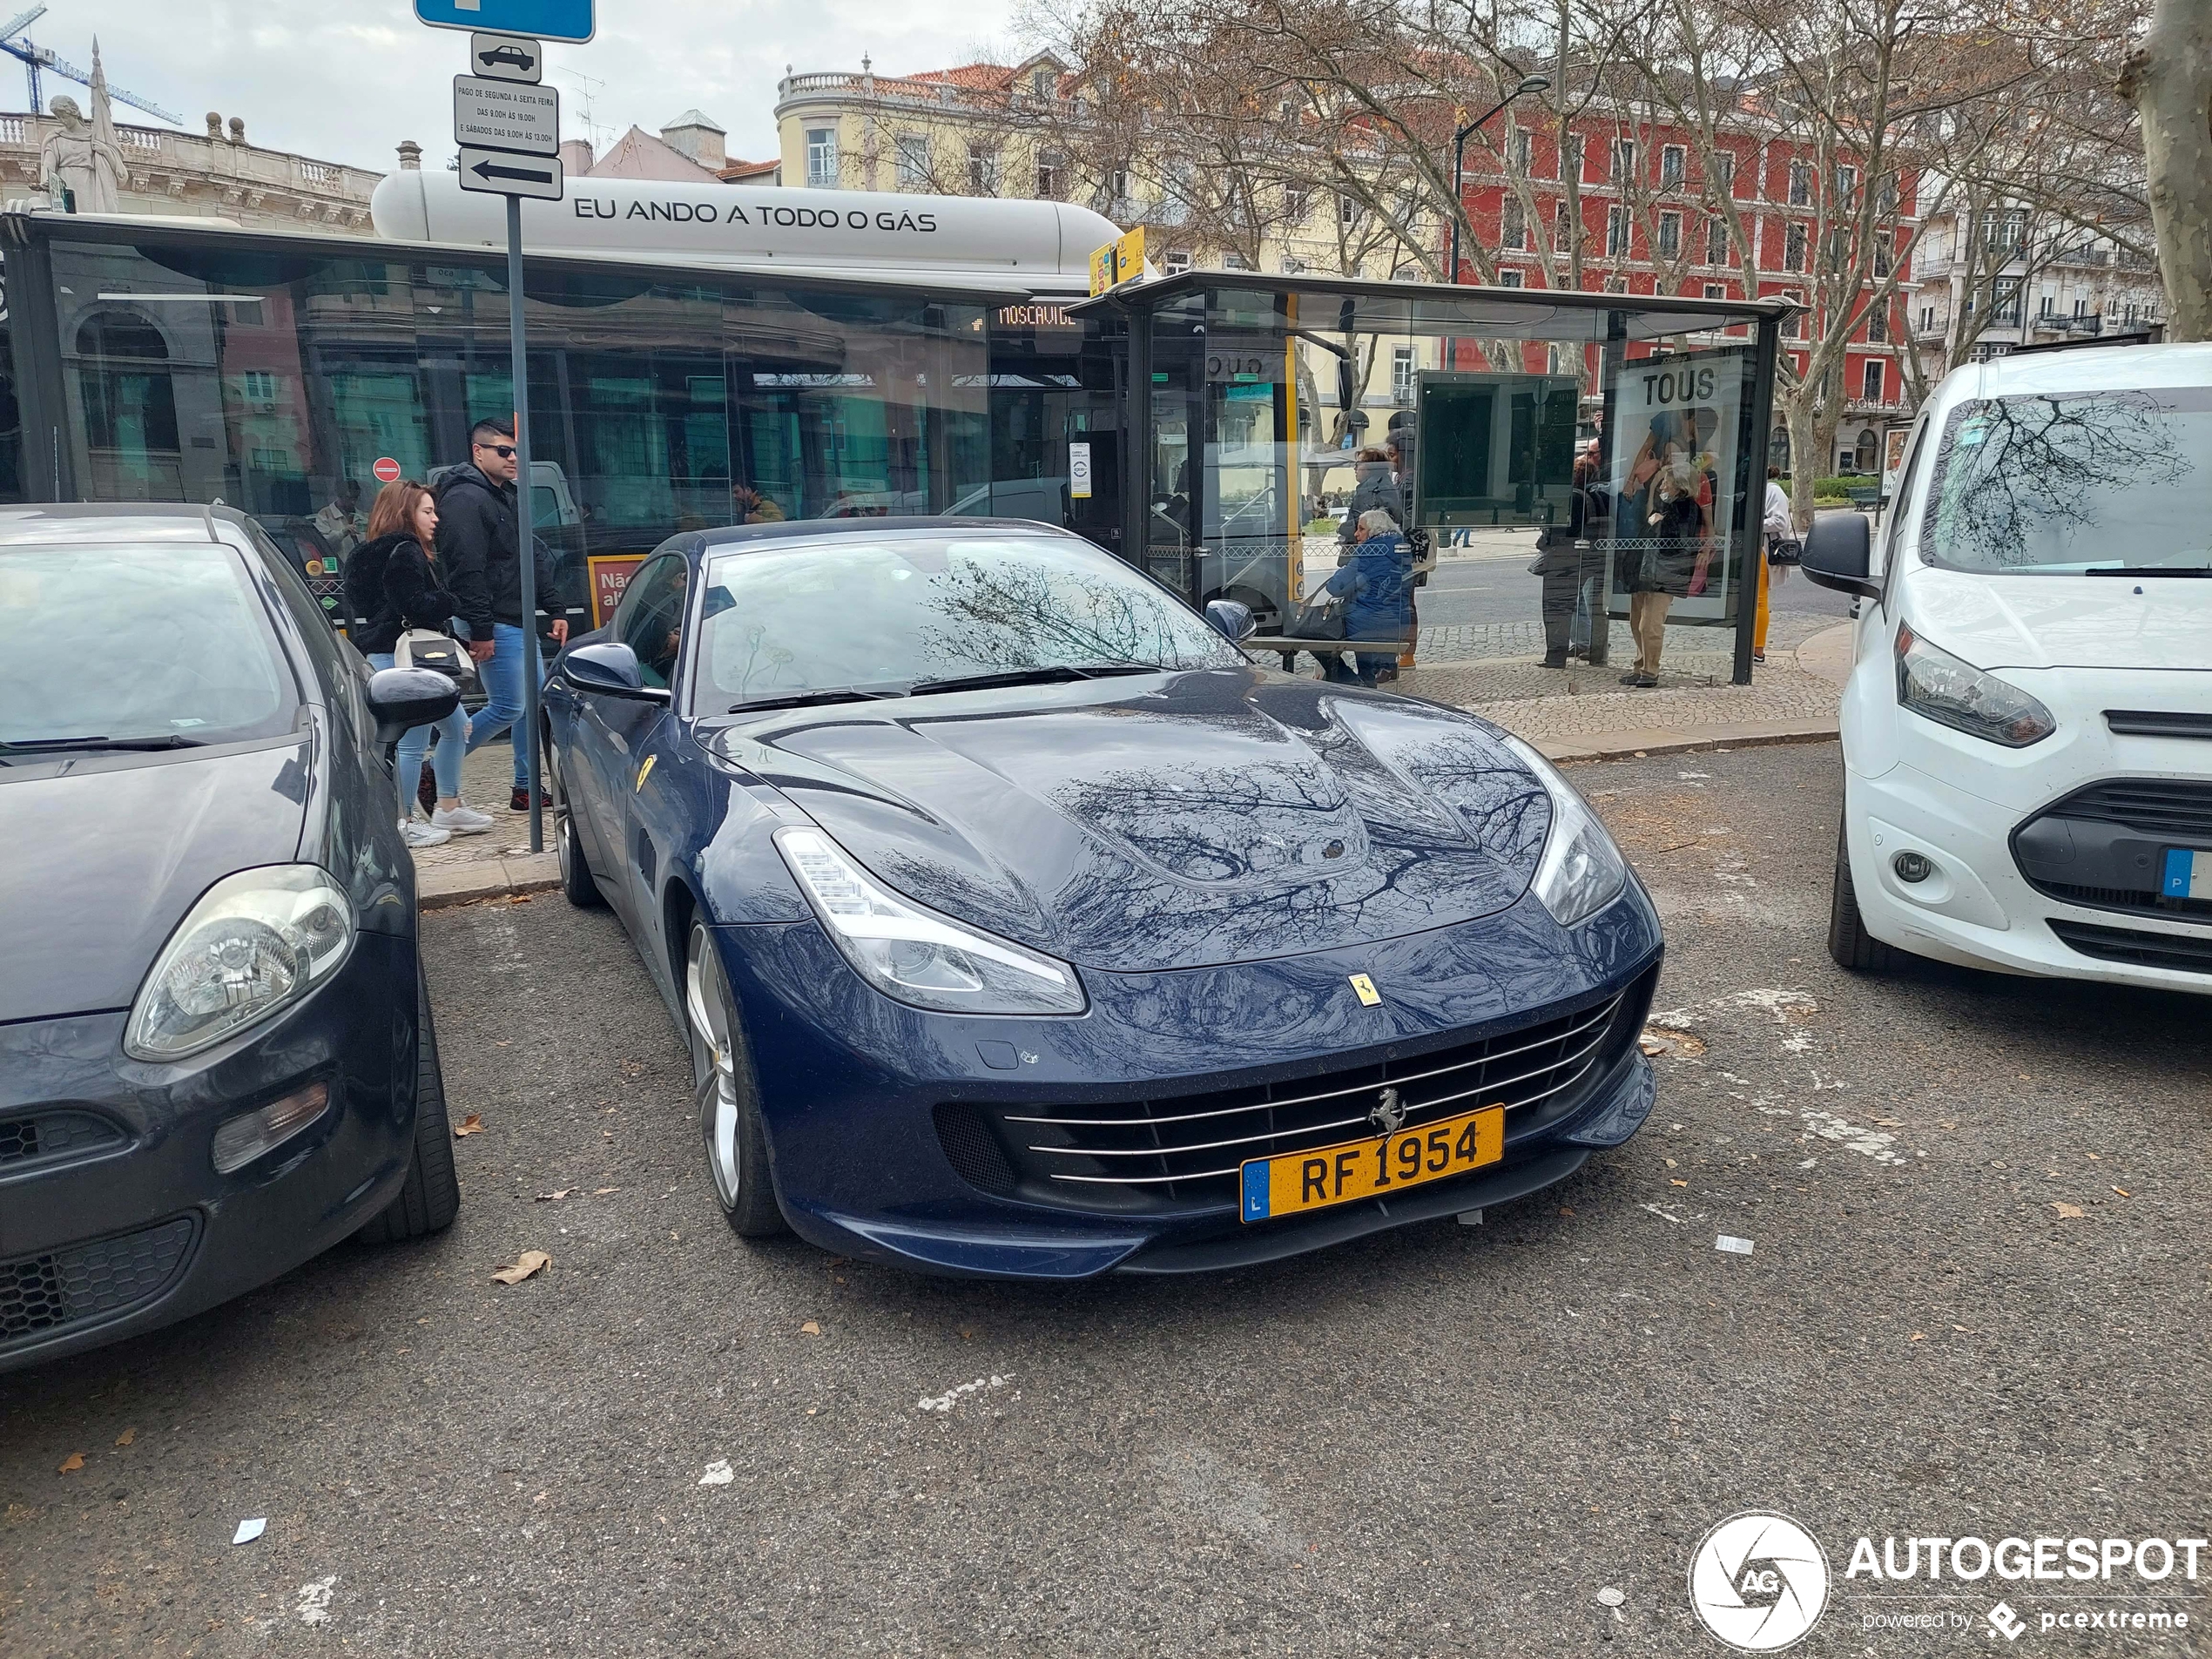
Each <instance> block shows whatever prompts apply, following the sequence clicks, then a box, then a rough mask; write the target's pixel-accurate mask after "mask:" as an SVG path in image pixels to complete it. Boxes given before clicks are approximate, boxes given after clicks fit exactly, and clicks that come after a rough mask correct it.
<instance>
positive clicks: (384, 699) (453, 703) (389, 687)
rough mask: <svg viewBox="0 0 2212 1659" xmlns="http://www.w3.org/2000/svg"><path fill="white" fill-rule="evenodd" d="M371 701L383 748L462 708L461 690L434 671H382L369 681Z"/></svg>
mask: <svg viewBox="0 0 2212 1659" xmlns="http://www.w3.org/2000/svg"><path fill="white" fill-rule="evenodd" d="M460 706H461V688H460V687H459V686H458V685H455V684H454V683H453V682H452V681H451V680H449V679H448V678H446V677H445V676H444V675H442V674H441V673H439V672H438V671H437V670H436V669H435V668H380V669H378V670H377V671H376V672H374V674H371V675H370V676H369V677H368V711H369V713H370V714H371V715H373V716H374V717H375V720H376V741H377V742H378V743H380V744H387V743H397V742H398V741H399V740H400V738H402V737H404V736H405V735H406V734H407V733H408V732H412V731H414V730H415V727H416V726H418V725H436V724H437V723H438V722H439V721H441V720H442V719H444V718H446V716H447V715H448V714H450V713H452V712H453V711H455V709H457V708H459V707H460Z"/></svg>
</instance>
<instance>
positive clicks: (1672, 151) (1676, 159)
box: [1659, 144, 1689, 190]
mask: <svg viewBox="0 0 2212 1659" xmlns="http://www.w3.org/2000/svg"><path fill="white" fill-rule="evenodd" d="M1688 161H1689V152H1686V151H1685V150H1683V147H1682V145H1678V144H1670V145H1667V146H1666V147H1665V148H1664V149H1662V150H1661V151H1660V152H1659V187H1660V188H1661V189H1662V190H1680V189H1681V188H1682V180H1683V168H1684V166H1685V165H1686V164H1687V162H1688Z"/></svg>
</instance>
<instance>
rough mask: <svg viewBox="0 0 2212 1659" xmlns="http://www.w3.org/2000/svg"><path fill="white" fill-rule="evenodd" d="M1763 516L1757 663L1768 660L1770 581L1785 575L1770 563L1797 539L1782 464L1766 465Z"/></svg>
mask: <svg viewBox="0 0 2212 1659" xmlns="http://www.w3.org/2000/svg"><path fill="white" fill-rule="evenodd" d="M1760 518H1761V521H1762V522H1761V523H1760V525H1759V531H1760V538H1761V548H1760V553H1761V557H1760V559H1759V610H1758V616H1757V619H1756V620H1755V621H1754V622H1753V624H1752V627H1751V660H1752V661H1753V662H1755V663H1764V661H1766V624H1767V597H1766V590H1767V583H1769V582H1779V581H1781V580H1782V579H1783V578H1782V577H1781V576H1780V575H1777V573H1776V572H1775V571H1774V570H1770V568H1769V567H1770V566H1771V565H1772V564H1773V563H1774V556H1775V553H1776V551H1777V550H1778V549H1779V548H1780V547H1781V545H1782V543H1784V542H1794V541H1795V540H1797V525H1796V523H1794V522H1792V520H1791V516H1790V493H1789V491H1787V490H1785V489H1783V488H1782V469H1781V468H1779V467H1769V468H1768V469H1766V503H1765V505H1764V507H1762V508H1761V509H1760Z"/></svg>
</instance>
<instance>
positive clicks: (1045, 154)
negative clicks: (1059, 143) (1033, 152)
mask: <svg viewBox="0 0 2212 1659" xmlns="http://www.w3.org/2000/svg"><path fill="white" fill-rule="evenodd" d="M1067 176H1068V168H1067V163H1066V161H1065V159H1064V158H1062V156H1061V155H1060V153H1059V152H1057V151H1054V150H1041V151H1039V152H1037V199H1038V200H1039V201H1041V202H1056V201H1058V200H1059V199H1060V189H1061V185H1062V183H1063V182H1064V181H1065V180H1066V179H1067Z"/></svg>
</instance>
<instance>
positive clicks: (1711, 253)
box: [1705, 219, 1728, 265]
mask: <svg viewBox="0 0 2212 1659" xmlns="http://www.w3.org/2000/svg"><path fill="white" fill-rule="evenodd" d="M1705 263H1706V264H1708V265H1726V264H1727V263H1728V221H1727V220H1726V219H1707V220H1706V221H1705Z"/></svg>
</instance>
